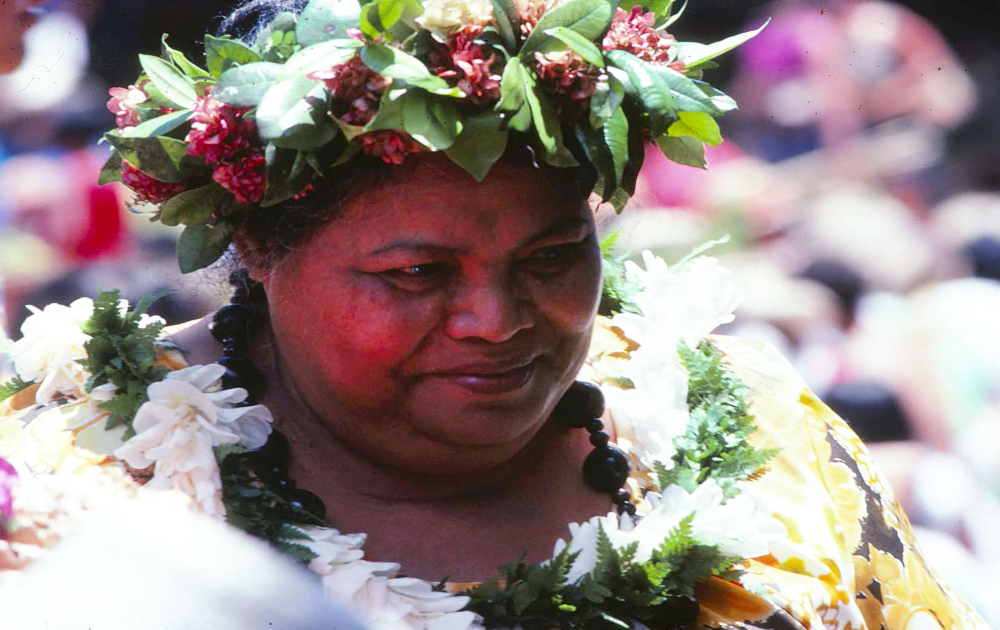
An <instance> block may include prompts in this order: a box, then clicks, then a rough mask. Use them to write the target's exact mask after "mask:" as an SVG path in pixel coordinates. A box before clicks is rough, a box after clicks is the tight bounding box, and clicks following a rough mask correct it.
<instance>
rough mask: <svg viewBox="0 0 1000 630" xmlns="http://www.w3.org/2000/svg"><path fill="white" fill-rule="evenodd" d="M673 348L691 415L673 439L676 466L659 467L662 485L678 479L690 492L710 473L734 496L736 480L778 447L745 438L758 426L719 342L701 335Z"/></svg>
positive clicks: (757, 468) (749, 473) (753, 470)
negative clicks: (684, 373)
mask: <svg viewBox="0 0 1000 630" xmlns="http://www.w3.org/2000/svg"><path fill="white" fill-rule="evenodd" d="M677 351H678V352H679V353H680V355H681V360H682V361H683V362H684V366H685V367H686V368H687V370H688V399H687V402H688V407H689V408H690V410H691V418H690V420H689V421H688V426H687V430H686V431H685V432H684V434H683V435H681V436H678V437H677V438H675V439H674V446H675V447H676V448H677V453H676V454H675V455H674V459H673V464H674V467H673V468H672V469H670V470H666V468H665V467H663V466H658V467H657V468H658V469H657V473H658V476H659V481H660V486H661V487H666V486H668V485H673V484H677V485H679V486H681V487H682V488H684V489H685V490H687V491H689V492H691V491H693V490H694V489H695V487H697V486H698V485H699V484H701V483H704V482H705V481H707V480H708V479H714V480H715V481H716V482H717V483H718V484H719V486H720V487H721V488H722V490H723V492H724V493H725V495H726V497H732V496H734V495H735V494H736V493H737V491H738V490H737V488H736V487H735V484H736V482H737V481H740V480H743V479H747V478H749V477H751V476H752V475H753V474H754V473H757V472H758V471H760V470H761V469H762V468H763V467H764V466H765V465H766V464H767V461H768V460H769V459H770V458H771V457H773V456H774V455H775V454H776V453H777V451H774V450H763V451H762V450H758V449H756V448H754V447H753V446H752V445H751V444H750V443H749V442H748V441H747V437H748V436H749V435H750V434H751V433H753V432H754V430H755V429H756V427H755V426H754V423H753V420H754V418H753V415H751V413H750V406H749V404H748V403H747V401H746V395H747V391H746V386H745V385H744V384H743V382H742V381H741V380H740V379H739V378H738V377H737V376H736V375H735V374H733V373H732V371H730V370H729V369H728V368H726V367H725V365H723V362H722V353H720V352H719V350H718V348H716V347H715V346H714V345H713V344H712V343H711V342H708V341H705V342H702V343H701V345H699V346H698V347H697V348H696V349H694V350H692V349H690V348H688V347H687V346H686V345H685V344H684V343H683V342H681V343H679V344H678V350H677Z"/></svg>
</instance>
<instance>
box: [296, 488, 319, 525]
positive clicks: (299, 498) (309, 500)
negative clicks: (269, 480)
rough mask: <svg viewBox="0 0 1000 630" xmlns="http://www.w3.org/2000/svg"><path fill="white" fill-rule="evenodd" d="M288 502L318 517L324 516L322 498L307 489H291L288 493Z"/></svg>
mask: <svg viewBox="0 0 1000 630" xmlns="http://www.w3.org/2000/svg"><path fill="white" fill-rule="evenodd" d="M288 502H289V503H291V504H292V505H293V506H294V507H296V508H298V509H300V510H305V511H306V512H309V513H310V514H312V515H313V516H317V517H319V518H325V517H326V506H325V505H323V500H322V499H320V498H319V497H318V496H316V495H315V494H313V493H312V492H309V491H308V490H302V489H301V488H300V489H298V490H294V491H292V492H291V493H290V494H289V495H288Z"/></svg>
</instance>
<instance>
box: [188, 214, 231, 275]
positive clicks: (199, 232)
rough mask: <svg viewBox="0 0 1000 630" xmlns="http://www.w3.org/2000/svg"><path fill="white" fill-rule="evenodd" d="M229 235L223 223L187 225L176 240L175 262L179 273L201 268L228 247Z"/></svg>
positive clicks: (209, 263) (210, 262)
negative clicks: (179, 270) (178, 267)
mask: <svg viewBox="0 0 1000 630" xmlns="http://www.w3.org/2000/svg"><path fill="white" fill-rule="evenodd" d="M230 238H231V235H230V233H229V228H228V227H226V226H225V225H208V224H205V225H189V226H187V227H186V228H184V231H183V232H182V233H181V236H180V238H179V239H178V241H177V262H178V264H179V266H180V269H181V273H191V272H192V271H198V270H199V269H203V268H205V267H207V266H209V265H211V264H212V263H214V262H215V261H216V260H218V259H219V257H220V256H222V254H223V253H224V252H225V251H226V248H227V247H229V241H230Z"/></svg>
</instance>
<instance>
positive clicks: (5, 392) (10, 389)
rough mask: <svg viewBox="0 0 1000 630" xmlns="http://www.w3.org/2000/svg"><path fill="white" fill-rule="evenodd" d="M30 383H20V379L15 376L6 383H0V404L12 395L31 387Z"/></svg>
mask: <svg viewBox="0 0 1000 630" xmlns="http://www.w3.org/2000/svg"><path fill="white" fill-rule="evenodd" d="M31 385H32V382H31V381H22V380H21V379H20V377H17V376H15V377H14V378H12V379H10V380H9V381H7V382H6V383H0V402H3V401H5V400H7V399H8V398H10V397H11V396H13V395H14V394H16V393H18V392H19V391H22V390H24V389H27V388H28V387H31Z"/></svg>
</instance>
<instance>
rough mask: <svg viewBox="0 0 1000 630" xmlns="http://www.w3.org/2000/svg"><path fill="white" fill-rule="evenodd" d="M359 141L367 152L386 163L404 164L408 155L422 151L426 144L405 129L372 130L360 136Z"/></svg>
mask: <svg viewBox="0 0 1000 630" xmlns="http://www.w3.org/2000/svg"><path fill="white" fill-rule="evenodd" d="M358 142H360V143H361V148H362V149H363V150H364V152H365V153H367V154H368V155H370V156H372V157H377V158H379V159H380V160H382V161H383V162H385V163H386V164H397V165H398V164H402V163H403V160H405V159H406V156H407V155H413V154H414V153H421V152H423V151H424V146H423V145H422V144H420V143H419V142H417V141H416V140H414V139H413V138H411V137H410V135H409V134H407V133H406V132H405V131H393V130H391V129H390V130H385V131H370V132H368V133H363V134H361V135H360V136H358Z"/></svg>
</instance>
